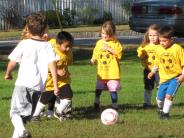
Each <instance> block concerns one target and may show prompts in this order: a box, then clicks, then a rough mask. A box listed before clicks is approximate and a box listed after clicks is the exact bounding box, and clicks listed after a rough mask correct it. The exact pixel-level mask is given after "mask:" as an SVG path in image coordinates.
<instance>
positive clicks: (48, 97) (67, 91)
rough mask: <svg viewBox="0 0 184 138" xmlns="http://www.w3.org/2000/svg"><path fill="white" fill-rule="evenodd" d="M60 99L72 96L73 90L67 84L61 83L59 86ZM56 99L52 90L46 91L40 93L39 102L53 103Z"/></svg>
mask: <svg viewBox="0 0 184 138" xmlns="http://www.w3.org/2000/svg"><path fill="white" fill-rule="evenodd" d="M59 91H60V94H59V98H60V99H67V98H68V99H71V98H72V97H73V92H72V89H71V87H70V85H69V84H66V85H63V86H62V87H61V88H59ZM55 100H56V96H55V95H54V91H47V92H43V93H41V97H40V102H41V103H43V104H48V103H53V102H55Z"/></svg>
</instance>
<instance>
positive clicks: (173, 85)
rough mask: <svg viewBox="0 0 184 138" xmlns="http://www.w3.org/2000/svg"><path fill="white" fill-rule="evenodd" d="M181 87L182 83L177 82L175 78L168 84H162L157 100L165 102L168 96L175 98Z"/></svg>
mask: <svg viewBox="0 0 184 138" xmlns="http://www.w3.org/2000/svg"><path fill="white" fill-rule="evenodd" d="M179 86H180V83H179V82H177V79H176V78H173V79H171V80H169V81H167V82H164V83H161V84H160V86H159V89H158V93H157V98H158V99H159V100H161V101H163V100H164V99H165V96H166V95H170V96H172V97H174V96H175V94H176V92H177V90H178V88H179Z"/></svg>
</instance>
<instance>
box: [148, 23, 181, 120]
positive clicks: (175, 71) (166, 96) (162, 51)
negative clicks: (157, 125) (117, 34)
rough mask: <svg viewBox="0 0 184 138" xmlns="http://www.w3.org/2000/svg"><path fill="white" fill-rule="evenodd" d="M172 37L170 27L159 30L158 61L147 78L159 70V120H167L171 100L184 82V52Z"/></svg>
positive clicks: (172, 32)
mask: <svg viewBox="0 0 184 138" xmlns="http://www.w3.org/2000/svg"><path fill="white" fill-rule="evenodd" d="M173 37H174V30H173V28H172V27H169V26H164V27H162V28H161V29H160V30H159V40H160V45H161V46H159V49H158V50H157V53H158V55H157V56H158V59H159V60H158V63H156V64H155V66H154V67H153V68H152V72H151V73H149V74H148V78H151V77H152V76H153V75H154V73H155V72H156V70H157V69H158V70H159V76H160V86H159V89H158V93H157V98H156V100H157V105H158V108H159V113H160V117H161V119H168V118H169V111H170V110H171V107H172V103H173V102H172V100H173V98H174V96H175V94H176V92H177V90H178V88H179V86H180V84H181V83H182V82H183V81H184V69H183V67H184V51H183V48H182V47H181V46H180V45H178V44H176V43H174V40H173Z"/></svg>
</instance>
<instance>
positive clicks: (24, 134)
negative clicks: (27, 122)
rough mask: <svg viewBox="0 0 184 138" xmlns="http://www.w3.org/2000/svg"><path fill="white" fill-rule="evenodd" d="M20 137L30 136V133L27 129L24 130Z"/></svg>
mask: <svg viewBox="0 0 184 138" xmlns="http://www.w3.org/2000/svg"><path fill="white" fill-rule="evenodd" d="M21 138H32V136H31V133H30V132H29V131H27V130H24V132H23V135H22V136H21Z"/></svg>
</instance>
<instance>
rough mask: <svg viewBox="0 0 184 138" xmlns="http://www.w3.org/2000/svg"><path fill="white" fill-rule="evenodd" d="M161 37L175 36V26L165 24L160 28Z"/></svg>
mask: <svg viewBox="0 0 184 138" xmlns="http://www.w3.org/2000/svg"><path fill="white" fill-rule="evenodd" d="M159 37H164V38H168V39H170V38H172V37H174V28H173V27H172V26H163V27H161V28H160V30H159Z"/></svg>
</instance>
